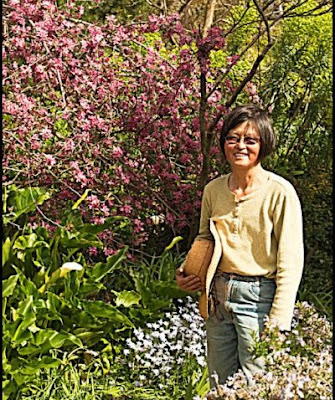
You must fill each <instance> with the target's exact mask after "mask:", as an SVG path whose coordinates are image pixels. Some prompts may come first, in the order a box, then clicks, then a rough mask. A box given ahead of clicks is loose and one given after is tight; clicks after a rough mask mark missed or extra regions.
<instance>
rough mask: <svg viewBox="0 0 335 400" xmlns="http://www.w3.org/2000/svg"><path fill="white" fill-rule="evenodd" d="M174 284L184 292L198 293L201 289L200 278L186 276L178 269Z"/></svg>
mask: <svg viewBox="0 0 335 400" xmlns="http://www.w3.org/2000/svg"><path fill="white" fill-rule="evenodd" d="M176 282H177V285H178V287H180V289H183V290H185V291H186V292H199V291H200V290H201V287H202V285H201V281H200V278H199V277H198V276H196V275H188V276H186V275H185V274H184V272H183V271H182V269H180V268H178V269H177V272H176Z"/></svg>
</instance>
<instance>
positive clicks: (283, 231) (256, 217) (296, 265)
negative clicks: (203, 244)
mask: <svg viewBox="0 0 335 400" xmlns="http://www.w3.org/2000/svg"><path fill="white" fill-rule="evenodd" d="M267 174H268V179H267V182H266V183H265V184H264V185H263V186H261V187H260V188H258V189H257V190H255V191H253V192H252V193H250V194H248V195H246V196H244V197H242V198H240V199H237V198H236V197H235V194H234V193H233V192H231V191H230V190H229V188H228V177H229V174H228V175H224V176H221V177H219V178H216V179H214V180H213V181H211V182H209V183H208V184H207V185H206V187H205V189H204V193H203V198H202V207H201V218H200V228H199V235H198V236H197V237H196V240H197V239H209V240H213V236H212V234H211V232H210V230H209V219H210V218H211V219H212V220H213V221H214V222H215V228H216V231H217V233H218V235H219V237H220V241H221V245H222V257H221V260H220V262H219V264H218V269H219V270H221V271H224V272H229V273H237V274H240V275H248V276H265V277H267V278H273V279H275V280H276V284H277V289H276V293H275V297H274V301H273V305H272V308H271V311H270V315H269V316H270V318H271V319H274V320H275V321H276V322H277V323H279V325H280V326H281V328H282V329H285V330H289V329H290V328H291V321H292V317H293V310H294V304H295V300H296V295H297V291H298V287H299V284H300V280H301V276H302V271H303V264H304V246H303V227H302V212H301V206H300V202H299V199H298V196H297V194H296V191H295V189H294V187H293V186H292V184H291V183H290V182H288V181H287V180H285V179H284V178H282V177H280V176H278V175H276V174H274V173H272V172H269V171H267Z"/></svg>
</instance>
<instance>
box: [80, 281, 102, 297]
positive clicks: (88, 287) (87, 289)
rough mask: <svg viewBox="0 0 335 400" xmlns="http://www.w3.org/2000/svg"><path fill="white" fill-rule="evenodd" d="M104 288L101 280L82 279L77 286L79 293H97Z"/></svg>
mask: <svg viewBox="0 0 335 400" xmlns="http://www.w3.org/2000/svg"><path fill="white" fill-rule="evenodd" d="M101 289H105V285H103V284H102V283H101V282H91V281H88V280H86V281H84V282H83V283H82V284H81V285H80V288H79V293H80V294H81V295H86V294H91V293H97V292H98V291H99V290H101Z"/></svg>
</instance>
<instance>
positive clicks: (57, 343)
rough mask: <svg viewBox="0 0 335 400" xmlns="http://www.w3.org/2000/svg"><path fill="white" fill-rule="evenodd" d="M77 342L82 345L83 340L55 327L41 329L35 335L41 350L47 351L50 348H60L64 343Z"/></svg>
mask: <svg viewBox="0 0 335 400" xmlns="http://www.w3.org/2000/svg"><path fill="white" fill-rule="evenodd" d="M71 343H72V344H75V345H77V346H82V342H81V340H80V339H78V338H77V337H76V336H74V335H72V334H71V333H67V332H63V331H60V332H57V331H55V330H53V329H41V330H39V331H38V332H37V333H36V335H35V346H40V348H41V351H42V352H43V351H47V350H48V349H50V348H56V349H58V348H60V347H62V346H63V345H69V344H71Z"/></svg>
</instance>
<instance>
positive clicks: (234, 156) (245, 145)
mask: <svg viewBox="0 0 335 400" xmlns="http://www.w3.org/2000/svg"><path fill="white" fill-rule="evenodd" d="M260 149H261V139H260V136H259V134H258V132H257V130H256V129H255V127H254V125H253V123H252V122H251V121H245V122H242V123H241V124H239V125H237V126H235V128H233V129H231V130H230V131H229V132H228V134H227V136H226V139H225V144H224V150H225V155H226V159H227V161H228V162H229V164H230V166H231V167H232V168H234V169H236V168H251V167H253V166H255V165H256V164H257V163H258V156H259V152H260Z"/></svg>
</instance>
